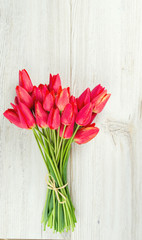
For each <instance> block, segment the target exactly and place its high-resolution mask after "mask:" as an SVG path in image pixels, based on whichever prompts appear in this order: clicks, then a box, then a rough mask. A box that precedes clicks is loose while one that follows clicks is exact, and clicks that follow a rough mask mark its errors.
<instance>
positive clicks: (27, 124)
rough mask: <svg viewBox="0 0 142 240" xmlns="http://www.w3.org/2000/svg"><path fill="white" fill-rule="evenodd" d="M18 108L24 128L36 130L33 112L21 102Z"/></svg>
mask: <svg viewBox="0 0 142 240" xmlns="http://www.w3.org/2000/svg"><path fill="white" fill-rule="evenodd" d="M16 107H17V111H18V115H19V118H20V122H21V124H22V126H23V128H34V127H35V125H36V123H35V118H34V116H33V114H32V112H31V110H30V109H29V108H28V107H27V106H26V105H25V104H23V103H21V102H19V103H18V105H16Z"/></svg>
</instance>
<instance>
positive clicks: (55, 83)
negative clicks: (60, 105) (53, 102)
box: [49, 74, 61, 93]
mask: <svg viewBox="0 0 142 240" xmlns="http://www.w3.org/2000/svg"><path fill="white" fill-rule="evenodd" d="M60 87H61V79H60V75H59V74H57V75H53V76H52V75H51V74H50V79H49V90H50V91H52V90H54V92H55V93H57V92H58V90H59V88H60Z"/></svg>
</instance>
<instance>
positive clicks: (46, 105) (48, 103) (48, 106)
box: [43, 93, 54, 111]
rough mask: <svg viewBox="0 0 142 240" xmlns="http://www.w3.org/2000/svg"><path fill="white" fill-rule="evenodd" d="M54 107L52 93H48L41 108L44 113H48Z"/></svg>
mask: <svg viewBox="0 0 142 240" xmlns="http://www.w3.org/2000/svg"><path fill="white" fill-rule="evenodd" d="M53 106H54V97H53V94H52V93H48V94H47V95H46V97H45V99H44V101H43V108H44V109H45V110H46V111H50V110H51V108H52V107H53Z"/></svg>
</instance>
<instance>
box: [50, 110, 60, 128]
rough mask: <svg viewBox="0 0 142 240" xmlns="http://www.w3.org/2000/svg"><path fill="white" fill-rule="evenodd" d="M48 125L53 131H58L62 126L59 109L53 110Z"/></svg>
mask: <svg viewBox="0 0 142 240" xmlns="http://www.w3.org/2000/svg"><path fill="white" fill-rule="evenodd" d="M47 123H48V127H49V128H51V129H57V128H58V127H59V126H60V112H59V109H58V108H52V109H51V111H50V113H49V116H48V122H47Z"/></svg>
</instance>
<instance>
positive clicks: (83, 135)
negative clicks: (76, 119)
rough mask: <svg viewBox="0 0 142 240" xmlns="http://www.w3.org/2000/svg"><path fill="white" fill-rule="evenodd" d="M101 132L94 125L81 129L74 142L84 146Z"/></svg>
mask: <svg viewBox="0 0 142 240" xmlns="http://www.w3.org/2000/svg"><path fill="white" fill-rule="evenodd" d="M98 132H99V128H97V127H94V124H92V125H90V126H87V127H82V128H80V129H79V130H78V131H77V133H76V135H75V137H74V141H75V142H76V143H78V144H84V143H87V142H89V141H90V140H92V139H93V138H94V137H95V136H96V135H97V134H98Z"/></svg>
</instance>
